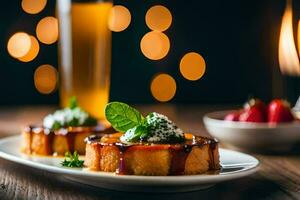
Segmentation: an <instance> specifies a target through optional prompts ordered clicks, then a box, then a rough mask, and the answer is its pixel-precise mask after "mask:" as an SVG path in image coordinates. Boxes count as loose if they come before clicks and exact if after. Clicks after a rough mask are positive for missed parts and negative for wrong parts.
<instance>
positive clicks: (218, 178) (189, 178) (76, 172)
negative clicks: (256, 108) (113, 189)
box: [0, 135, 260, 185]
mask: <svg viewBox="0 0 300 200" xmlns="http://www.w3.org/2000/svg"><path fill="white" fill-rule="evenodd" d="M20 138H21V135H14V136H8V137H4V138H1V139H0V147H1V146H2V145H3V144H5V143H7V142H11V141H12V140H17V139H20ZM219 149H220V150H221V151H227V152H233V153H238V154H240V155H243V156H247V157H251V159H253V161H255V164H253V166H251V167H250V168H247V169H244V170H241V171H236V172H229V173H227V174H217V175H216V174H212V175H205V174H199V175H180V176H140V175H122V176H118V175H115V174H114V173H110V172H93V171H89V173H82V169H68V168H65V167H57V166H51V165H47V164H43V163H39V162H35V161H31V160H27V159H25V158H21V157H18V156H15V155H11V154H9V153H6V152H3V151H1V149H0V158H3V159H5V160H8V161H11V162H14V163H18V164H21V165H25V166H28V167H31V168H34V169H39V170H43V171H47V172H51V173H55V174H61V175H64V176H69V175H73V176H77V177H85V178H91V177H92V178H99V180H100V179H101V178H104V179H107V178H109V179H112V180H128V181H136V182H144V183H145V182H151V183H153V181H155V182H156V183H158V184H159V183H165V184H174V181H176V182H179V181H178V180H179V179H180V182H188V183H189V184H195V183H217V182H222V181H227V180H233V179H237V178H241V177H245V176H248V175H251V174H253V173H255V172H256V171H257V170H258V169H259V167H260V161H259V160H258V159H257V158H255V157H254V156H252V155H249V154H246V153H242V152H239V151H234V150H229V149H223V148H219ZM83 170H84V169H83ZM174 185H176V183H175V184H174Z"/></svg>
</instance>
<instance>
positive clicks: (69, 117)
mask: <svg viewBox="0 0 300 200" xmlns="http://www.w3.org/2000/svg"><path fill="white" fill-rule="evenodd" d="M43 125H44V127H45V128H48V129H59V128H62V127H68V126H95V125H97V120H96V119H95V118H93V117H91V116H90V115H89V114H88V113H87V112H85V111H84V110H82V109H81V108H80V107H76V108H64V109H62V110H57V111H55V112H54V113H53V114H49V115H47V116H46V117H45V118H44V121H43Z"/></svg>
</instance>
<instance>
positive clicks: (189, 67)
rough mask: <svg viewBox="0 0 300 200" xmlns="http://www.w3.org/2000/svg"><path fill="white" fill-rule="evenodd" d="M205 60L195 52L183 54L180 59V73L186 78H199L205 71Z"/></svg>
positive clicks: (192, 79)
mask: <svg viewBox="0 0 300 200" xmlns="http://www.w3.org/2000/svg"><path fill="white" fill-rule="evenodd" d="M205 68H206V64H205V60H204V58H203V57H202V56H201V55H200V54H198V53H195V52H190V53H187V54H185V55H184V56H183V57H182V59H181V61H180V73H181V74H182V76H183V77H184V78H186V79H188V80H191V81H195V80H198V79H200V78H201V77H202V76H203V75H204V73H205Z"/></svg>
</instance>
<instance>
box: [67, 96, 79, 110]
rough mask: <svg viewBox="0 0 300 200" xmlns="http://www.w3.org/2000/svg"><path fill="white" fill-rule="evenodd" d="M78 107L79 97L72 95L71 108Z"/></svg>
mask: <svg viewBox="0 0 300 200" xmlns="http://www.w3.org/2000/svg"><path fill="white" fill-rule="evenodd" d="M77 107H78V103H77V98H76V97H75V96H72V97H71V98H70V99H69V108H71V109H74V108H77Z"/></svg>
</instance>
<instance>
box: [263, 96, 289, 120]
mask: <svg viewBox="0 0 300 200" xmlns="http://www.w3.org/2000/svg"><path fill="white" fill-rule="evenodd" d="M293 120H294V116H293V114H292V112H291V108H290V104H289V103H288V102H287V101H285V100H281V99H274V100H273V101H271V103H270V104H269V106H268V122H271V123H279V122H291V121H293Z"/></svg>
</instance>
